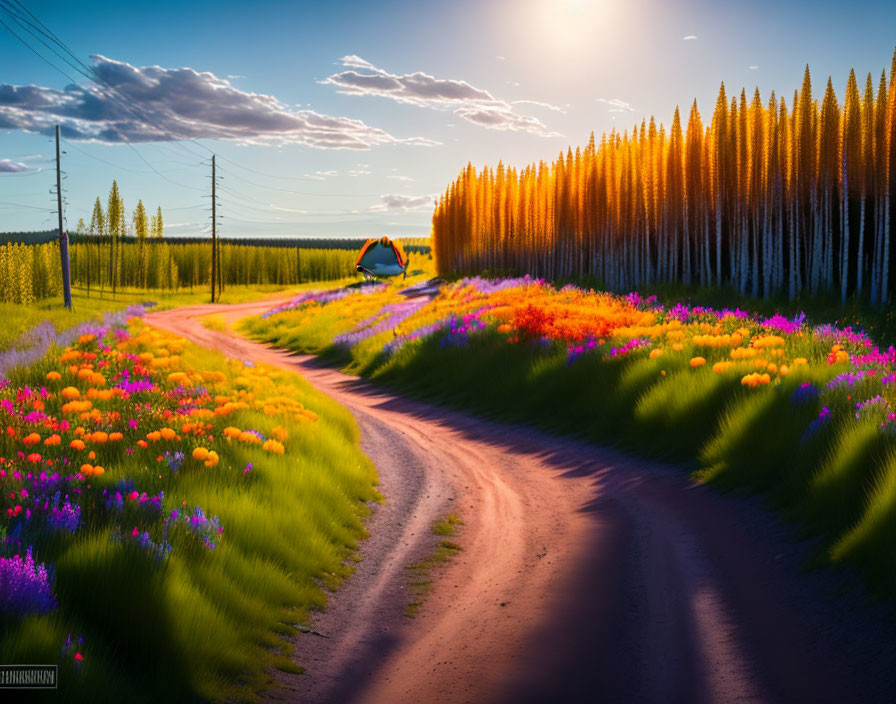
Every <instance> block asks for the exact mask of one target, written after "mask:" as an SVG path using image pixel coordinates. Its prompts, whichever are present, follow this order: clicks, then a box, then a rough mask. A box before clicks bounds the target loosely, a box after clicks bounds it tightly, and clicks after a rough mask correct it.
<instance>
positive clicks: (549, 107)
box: [511, 100, 566, 115]
mask: <svg viewBox="0 0 896 704" xmlns="http://www.w3.org/2000/svg"><path fill="white" fill-rule="evenodd" d="M511 105H534V106H536V107H539V108H544V109H545V110H553V111H554V112H559V113H563V114H564V115H565V114H566V110H564V109H563V108H561V107H558V106H557V105H551V104H550V103H543V102H542V101H540V100H513V101H511Z"/></svg>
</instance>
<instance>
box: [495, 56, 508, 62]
mask: <svg viewBox="0 0 896 704" xmlns="http://www.w3.org/2000/svg"><path fill="white" fill-rule="evenodd" d="M495 58H496V59H497V60H498V61H507V57H506V56H496V57H495Z"/></svg>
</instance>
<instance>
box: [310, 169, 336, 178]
mask: <svg viewBox="0 0 896 704" xmlns="http://www.w3.org/2000/svg"><path fill="white" fill-rule="evenodd" d="M338 175H339V172H338V171H335V170H333V171H320V170H318V171H315V172H314V173H313V174H305V177H306V178H312V179H314V180H315V181H325V180H326V179H327V177H328V176H338Z"/></svg>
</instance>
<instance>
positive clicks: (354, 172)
mask: <svg viewBox="0 0 896 704" xmlns="http://www.w3.org/2000/svg"><path fill="white" fill-rule="evenodd" d="M348 174H349V176H369V175H370V172H369V171H368V170H367V169H349V170H348Z"/></svg>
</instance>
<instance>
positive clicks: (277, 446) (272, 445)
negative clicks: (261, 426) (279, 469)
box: [261, 440, 285, 455]
mask: <svg viewBox="0 0 896 704" xmlns="http://www.w3.org/2000/svg"><path fill="white" fill-rule="evenodd" d="M261 449H262V450H267V451H268V452H273V453H274V454H275V455H282V454H283V452H284V451H285V448H284V447H283V443H280V442H278V441H277V440H267V441H265V443H264V445H262V446H261Z"/></svg>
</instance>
